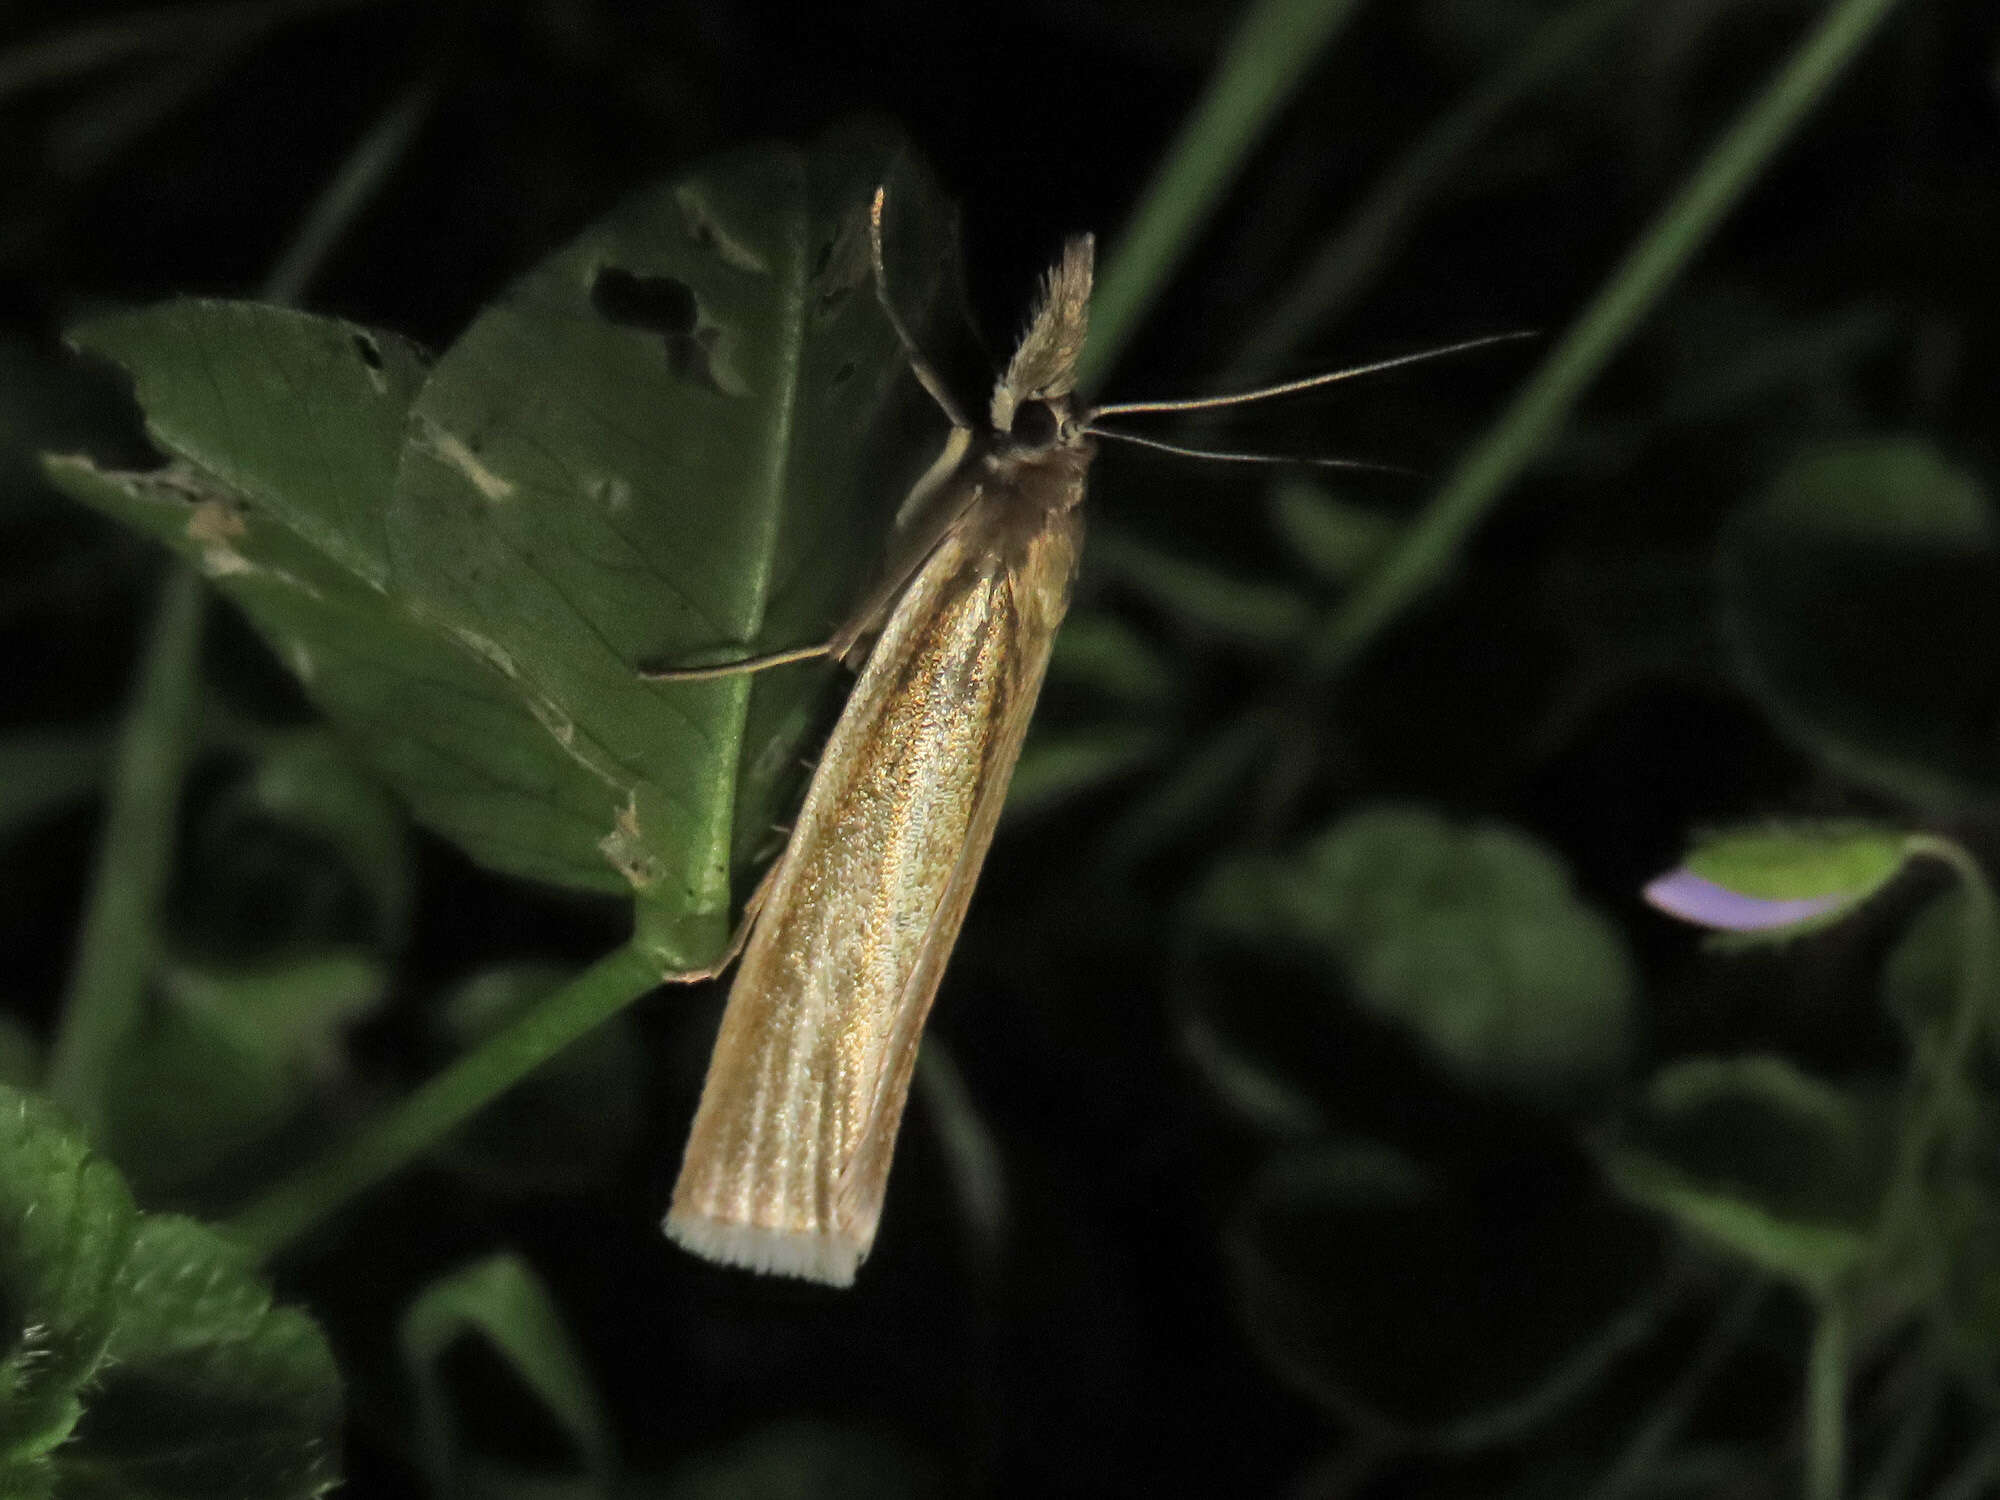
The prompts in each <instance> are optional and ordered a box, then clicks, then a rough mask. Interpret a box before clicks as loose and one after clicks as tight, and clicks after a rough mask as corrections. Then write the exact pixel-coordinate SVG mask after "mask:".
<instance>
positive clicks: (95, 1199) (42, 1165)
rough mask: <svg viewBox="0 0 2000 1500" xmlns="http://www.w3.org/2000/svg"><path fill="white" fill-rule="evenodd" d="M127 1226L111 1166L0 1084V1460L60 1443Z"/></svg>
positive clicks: (131, 1224)
mask: <svg viewBox="0 0 2000 1500" xmlns="http://www.w3.org/2000/svg"><path fill="white" fill-rule="evenodd" d="M137 1230H138V1211H137V1209H136V1208H135V1207H134V1206H133V1203H132V1195H131V1194H130V1193H129V1192H128V1191H127V1190H126V1188H125V1184H124V1183H123V1182H122V1181H120V1180H119V1177H118V1173H117V1172H116V1171H115V1170H114V1169H113V1168H112V1166H111V1164H110V1163H109V1162H106V1161H103V1160H101V1159H100V1158H98V1157H97V1156H95V1155H93V1154H92V1153H91V1151H90V1149H89V1148H88V1147H87V1146H85V1145H84V1143H83V1141H82V1138H81V1137H80V1136H78V1135H77V1134H75V1133H74V1132H73V1131H72V1130H71V1129H70V1128H69V1127H68V1125H67V1124H66V1123H65V1122H64V1121H63V1120H62V1119H61V1117H60V1116H59V1115H58V1114H57V1113H56V1111H55V1110H54V1109H53V1108H52V1107H51V1106H49V1105H48V1104H46V1103H44V1102H43V1101H42V1100H41V1099H38V1098H36V1097H35V1096H34V1095H32V1094H25V1093H22V1092H20V1091H19V1090H16V1089H11V1088H0V1295H3V1298H4V1300H0V1306H4V1308H5V1311H6V1321H5V1323H4V1325H0V1339H4V1340H5V1345H4V1350H0V1463H14V1464H23V1465H26V1466H28V1467H30V1468H32V1467H33V1465H34V1464H35V1463H36V1462H37V1461H39V1460H41V1459H43V1458H44V1457H45V1456H46V1455H47V1453H48V1452H49V1451H50V1450H51V1449H53V1448H54V1447H55V1446H56V1445H57V1444H59V1443H61V1442H63V1441H64V1440H65V1439H66V1438H67V1437H68V1436H69V1434H70V1430H71V1428H72V1427H73V1426H74V1424H75V1422H76V1419H77V1417H78V1416H79V1414H80V1413H81V1411H82V1404H81V1401H80V1399H79V1394H78V1393H79V1390H80V1388H81V1387H82V1385H83V1384H84V1382H85V1381H86V1380H88V1379H89V1378H90V1376H91V1374H92V1373H93V1372H94V1371H95V1370H96V1369H97V1367H98V1365H99V1364H100V1362H101V1361H102V1360H103V1357H104V1350H105V1347H106V1345H107V1344H109V1343H110V1340H111V1333H112V1328H113V1326H114V1324H115V1321H116V1316H117V1297H116V1294H115V1291H114V1288H115V1286H116V1283H117V1279H118V1274H119V1269H120V1267H121V1266H123V1264H124V1262H125V1257H126V1255H127V1254H128V1253H129V1252H130V1250H131V1246H132V1240H133V1236H134V1235H135V1234H136V1233H137Z"/></svg>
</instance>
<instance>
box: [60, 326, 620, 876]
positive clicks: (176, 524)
mask: <svg viewBox="0 0 2000 1500" xmlns="http://www.w3.org/2000/svg"><path fill="white" fill-rule="evenodd" d="M75 339H76V341H77V342H78V343H79V344H80V345H81V346H82V347H84V348H86V349H90V350H94V351H96V352H99V353H102V354H105V355H107V356H108V357H110V358H113V359H116V360H118V361H119V362H120V363H121V364H123V365H124V366H125V367H126V368H127V369H128V370H130V371H131V372H132V374H133V377H134V380H135V382H136V386H137V391H138V396H139V401H140V404H141V406H142V407H143V408H144V409H145V411H146V414H147V419H148V425H149V429H150V431H151V432H152V434H153V436H154V438H155V439H156V440H157V441H158V442H160V443H161V444H163V445H164V446H165V447H166V448H167V450H168V452H169V453H171V454H173V455H175V458H174V461H173V462H171V463H169V464H168V465H167V466H166V467H165V468H163V469H159V470H154V471H150V472H148V473H143V474H121V473H111V472H106V471H103V470H100V469H98V468H97V467H96V466H95V465H93V464H92V463H90V462H89V461H88V460H87V459H82V458H53V459H49V460H47V462H46V465H45V467H46V470H47V473H48V475H49V478H50V479H51V480H52V481H53V482H54V483H55V484H56V485H58V486H59V487H60V488H62V489H63V490H65V491H66V492H67V493H68V494H70V495H71V496H72V497H73V498H75V499H77V500H79V501H82V502H83V503H84V504H86V505H90V506H93V507H94V508H96V509H98V510H101V511H103V512H105V513H106V514H107V515H110V516H111V517H113V518H114V519H116V520H119V521H122V522H124V523H126V524H127V525H130V526H132V527H134V528H135V529H137V530H139V531H143V532H146V533H148V534H150V535H152V536H154V537H155V538H157V539H158V540H160V541H162V542H164V543H165V544H166V545H167V546H169V547H171V548H173V549H174V550H175V551H177V552H179V553H181V554H182V555H184V556H187V557H189V558H191V559H193V560H194V561H195V562H197V563H198V564H199V565H200V566H201V567H202V568H203V570H204V571H205V572H206V573H207V574H208V576H209V577H210V579H211V580H212V581H213V582H214V583H215V585H216V587H217V588H219V589H220V590H221V591H222V592H223V593H224V594H226V595H228V596H229V597H230V598H231V599H233V600H234V601H235V602H236V603H237V604H238V605H239V606H241V607H242V609H243V611H244V612H245V613H246V614H247V615H248V616H249V617H250V620H251V622H252V623H253V624H254V625H255V626H256V627H257V629H258V631H259V632H260V633H261V634H262V635H263V636H264V638H265V640H266V641H268V642H269V644H270V646H271V648H272V650H273V651H274V652H276V654H277V656H278V657H279V659H280V660H281V661H283V662H284V663H285V665H286V666H287V667H288V668H289V669H290V670H291V672H292V673H293V674H294V675H295V676H296V677H297V678H298V679H299V681H300V684H301V685H302V686H303V687H304V689H305V691H306V693H307V695H308V696H309V697H310V698H311V699H312V700H313V702H314V703H315V704H316V705H317V706H318V707H319V709H320V710H321V712H323V713H325V714H326V716H327V717H328V719H329V720H331V721H332V722H333V723H334V725H335V726H336V727H337V728H338V729H339V731H340V733H341V734H342V735H343V736H344V737H345V738H346V739H347V741H348V743H349V744H350V745H351V746H352V747H353V748H354V750H355V751H356V753H357V754H358V755H359V756H360V757H361V759H362V760H364V761H365V762H367V763H368V764H369V765H370V766H371V767H372V768H373V769H374V770H375V772H376V773H377V774H378V775H380V776H382V777H383V778H384V779H385V780H386V781H388V782H389V783H390V785H392V786H394V787H395V788H396V789H397V791H398V792H399V793H400V794H401V795H402V796H403V797H405V798H406V799H407V800H408V801H409V803H410V806H411V810H412V812H413V813H414V814H415V815H416V816H417V817H418V818H419V819H421V820H422V821H424V822H426V823H428V824H430V825H431V826H432V827H434V828H436V829H437V830H438V831H439V832H441V833H443V834H445V835H446V836H447V837H449V838H451V839H453V840H455V841H456V842H457V843H459V844H460V845H462V846H463V847H464V848H465V849H466V850H467V852H468V853H470V854H471V855H472V856H473V857H474V858H475V859H478V860H480V861H481V862H482V863H485V864H489V865H492V866H493V867H494V868H496V869H501V870H505V871H508V872H510V873H512V874H516V875H522V876H526V877H529V878H532V879H539V880H547V881H551V882H554V883H557V884H561V885H571V886H581V887H584V888H586V889H597V890H607V891H616V890H623V889H625V888H626V887H625V882H624V881H623V880H622V879H621V878H620V877H619V876H618V875H617V873H616V872H615V871H614V870H613V869H612V868H611V867H610V866H609V865H608V864H607V863H606V862H605V859H604V855H603V852H602V851H601V850H600V849H599V848H598V847H597V845H598V841H599V839H600V838H601V837H602V836H603V827H602V820H603V801H604V798H603V790H604V789H603V787H602V784H601V783H599V782H598V781H597V780H596V779H595V778H593V777H591V776H589V775H588V774H587V773H586V772H584V770H583V769H582V768H581V767H579V766H578V765H577V764H576V763H575V761H573V760H572V759H571V758H570V757H569V756H568V755H567V754H565V753H564V752H563V751H562V749H561V748H560V746H558V745H557V744H556V743H555V742H554V741H553V740H552V739H551V738H550V737H549V735H548V734H547V732H546V731H545V730H544V729H543V728H542V726H541V725H540V724H539V723H538V722H537V721H536V719H535V717H534V715H533V714H532V713H531V712H529V710H528V708H527V706H526V705H525V704H524V703H523V702H521V700H520V699H519V697H518V696H517V695H516V694H515V693H514V691H513V689H512V687H511V686H510V685H509V684H508V682H507V680H506V678H505V677H504V676H503V675H502V674H501V673H500V672H498V671H497V670H496V669H495V668H493V667H492V666H491V665H490V664H489V663H487V662H484V661H481V660H479V659H477V658H475V657H474V656H472V655H470V654H469V653H468V652H466V651H465V650H464V649H463V648H462V647H461V646H459V645H457V644H456V643H454V642H452V641H450V640H449V639H447V638H445V637H444V636H442V635H441V634H440V633H439V632H437V631H436V630H434V629H433V628H431V627H430V626H428V625H426V624H424V623H422V622H420V621H419V620H418V619H416V617H415V616H414V615H413V614H412V613H411V612H410V610H409V609H408V608H407V607H406V605H405V604H404V602H403V601H402V600H401V599H399V598H398V597H397V596H395V595H394V594H391V593H388V592H385V591H384V588H385V585H384V580H385V579H386V578H387V574H388V558H387V554H386V552H385V551H384V546H383V541H382V525H383V520H384V513H385V512H386V509H387V507H388V504H389V498H390V493H391V491H392V489H393V486H394V483H395V473H396V461H397V456H398V454H399V453H400V451H401V447H402V434H403V427H404V422H405V419H406V417H407V415H408V410H409V403H410V400H411V398H412V397H413V396H414V395H415V392H416V386H417V383H418V381H419V380H420V379H421V376H422V366H421V364H420V362H419V360H418V358H417V355H416V353H415V351H414V349H413V348H411V346H409V345H407V344H405V343H403V342H402V341H401V340H398V339H396V338H394V337H393V336H391V335H388V334H382V333H377V332H374V331H371V330H368V329H364V328H359V327H357V326H355V325H353V324H348V323H341V322H338V321H335V320H332V319H327V318H315V317H309V316H307V315H305V314H303V313H295V312H289V311H286V310H284V309H280V308H272V307H259V306H254V305H250V304H237V303H218V302H174V303H169V304H166V305H164V306H162V307H158V308H153V309H149V310H146V311H142V312H137V313H129V314H123V315H121V316H118V317H115V318H108V319H102V320H99V321H97V322H93V323H89V324H86V325H84V326H83V327H82V328H80V329H78V330H77V331H76V333H75ZM371 351H372V352H371ZM210 465H213V466H214V467H210ZM302 471H303V472H302ZM322 476H324V480H325V482H323V480H322ZM328 483H330V484H331V486H332V488H331V492H330V493H329V491H328V489H327V488H326V484H328ZM362 498H366V499H368V500H369V501H370V503H371V506H372V509H371V508H366V507H361V506H360V504H359V501H360V500H361V499H362ZM350 501H351V502H353V504H352V505H350V503H349V502H350ZM350 528H351V529H350Z"/></svg>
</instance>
